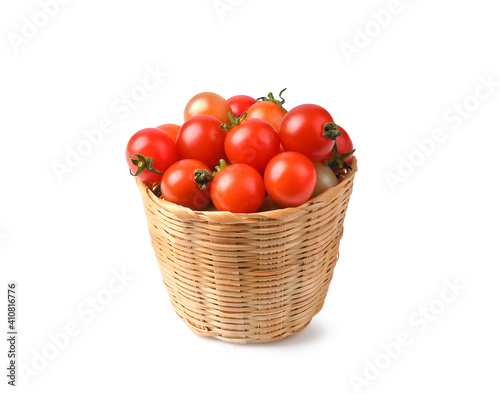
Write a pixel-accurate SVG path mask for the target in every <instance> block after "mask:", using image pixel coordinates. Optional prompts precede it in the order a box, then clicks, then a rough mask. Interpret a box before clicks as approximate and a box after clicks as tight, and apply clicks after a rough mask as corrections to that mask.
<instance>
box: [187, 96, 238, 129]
mask: <svg viewBox="0 0 500 394" xmlns="http://www.w3.org/2000/svg"><path fill="white" fill-rule="evenodd" d="M229 112H231V106H230V105H229V103H228V102H227V100H226V99H225V98H224V97H222V96H219V95H218V94H217V93H212V92H203V93H198V94H197V95H196V96H194V97H193V98H191V100H189V102H188V103H187V105H186V108H185V109H184V120H188V119H190V118H192V117H193V116H196V115H210V116H213V117H215V118H217V119H219V120H220V121H221V122H222V123H230V120H229V115H228V113H229Z"/></svg>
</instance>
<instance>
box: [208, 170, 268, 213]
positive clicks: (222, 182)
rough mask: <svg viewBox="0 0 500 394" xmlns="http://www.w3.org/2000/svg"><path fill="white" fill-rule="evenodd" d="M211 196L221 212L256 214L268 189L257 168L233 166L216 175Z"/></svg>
mask: <svg viewBox="0 0 500 394" xmlns="http://www.w3.org/2000/svg"><path fill="white" fill-rule="evenodd" d="M210 194H211V196H212V201H213V203H214V205H215V207H216V208H217V209H218V210H219V211H229V212H233V213H254V212H257V211H258V209H259V208H260V206H261V205H262V202H263V201H264V197H265V196H266V189H265V187H264V180H263V179H262V176H261V175H260V174H259V173H258V172H257V170H256V169H255V168H253V167H250V166H249V165H246V164H232V165H230V166H228V167H226V168H224V169H222V170H221V171H220V172H219V173H217V174H216V175H215V177H214V179H213V181H212V185H211V191H210Z"/></svg>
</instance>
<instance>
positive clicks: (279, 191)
mask: <svg viewBox="0 0 500 394" xmlns="http://www.w3.org/2000/svg"><path fill="white" fill-rule="evenodd" d="M264 182H265V186H266V190H267V193H268V194H269V195H270V196H271V198H272V199H273V201H275V202H276V203H278V204H280V205H283V206H284V207H295V206H298V205H301V204H303V203H305V202H306V201H307V200H309V198H311V196H312V194H313V192H314V188H315V186H316V169H315V168H314V164H313V163H312V161H311V160H309V158H307V157H306V156H304V155H303V154H302V153H297V152H283V153H280V154H278V155H276V156H275V157H274V158H273V159H271V161H270V162H269V164H268V165H267V167H266V172H265V174H264Z"/></svg>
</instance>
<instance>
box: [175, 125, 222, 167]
mask: <svg viewBox="0 0 500 394" xmlns="http://www.w3.org/2000/svg"><path fill="white" fill-rule="evenodd" d="M226 134H227V133H226V131H225V130H222V129H221V122H220V120H219V119H217V118H214V117H213V116H208V115H197V116H194V117H192V118H189V119H188V120H187V121H186V122H185V123H184V124H183V125H182V126H181V128H180V130H179V134H178V135H177V151H178V153H179V159H195V160H199V161H201V162H203V163H205V164H206V165H207V166H209V167H210V169H212V170H214V169H215V166H216V165H217V164H218V163H219V160H220V159H226V153H225V152H224V140H225V139H226Z"/></svg>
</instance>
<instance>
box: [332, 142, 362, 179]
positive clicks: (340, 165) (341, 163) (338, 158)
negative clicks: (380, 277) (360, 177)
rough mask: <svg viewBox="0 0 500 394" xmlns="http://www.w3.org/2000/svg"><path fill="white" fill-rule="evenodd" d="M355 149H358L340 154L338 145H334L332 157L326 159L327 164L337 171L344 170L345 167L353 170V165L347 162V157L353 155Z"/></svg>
mask: <svg viewBox="0 0 500 394" xmlns="http://www.w3.org/2000/svg"><path fill="white" fill-rule="evenodd" d="M355 151H356V149H353V150H352V151H350V152H345V153H342V154H339V152H338V150H337V145H334V146H333V151H332V157H330V158H329V159H328V160H327V161H325V165H327V166H328V167H330V168H331V169H332V170H333V171H334V172H335V173H338V172H343V171H342V170H343V169H349V170H352V167H351V166H350V165H349V164H347V163H346V161H345V159H347V157H349V156H351V155H352V154H353V153H354V152H355Z"/></svg>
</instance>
